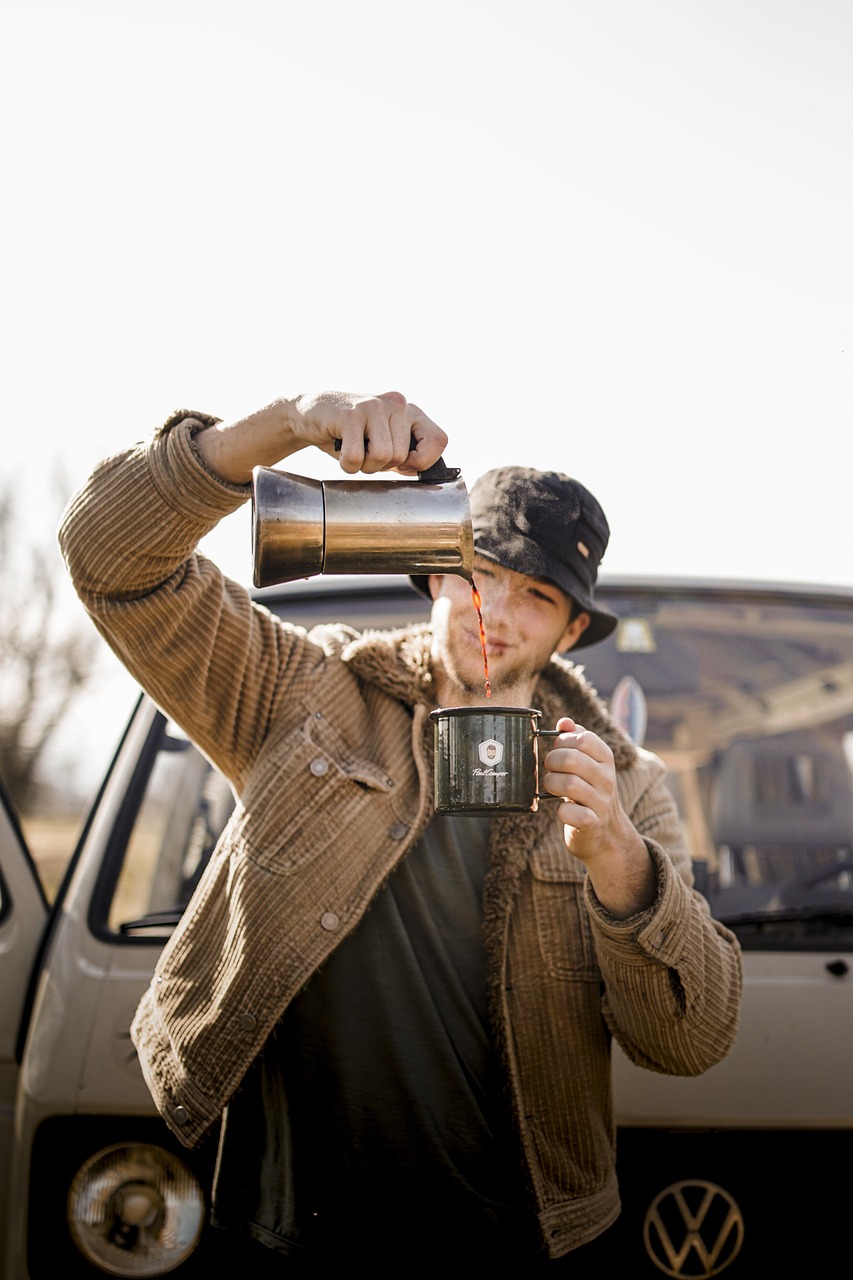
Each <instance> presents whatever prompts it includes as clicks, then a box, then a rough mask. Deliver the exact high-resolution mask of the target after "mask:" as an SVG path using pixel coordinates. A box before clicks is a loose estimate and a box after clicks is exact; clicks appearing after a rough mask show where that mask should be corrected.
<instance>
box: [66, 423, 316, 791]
mask: <svg viewBox="0 0 853 1280" xmlns="http://www.w3.org/2000/svg"><path fill="white" fill-rule="evenodd" d="M216 421H217V419H214V418H209V417H207V416H205V415H203V414H194V413H190V412H188V411H181V412H179V413H177V414H174V415H173V416H172V417H171V418H170V419H169V420H168V421H167V422H166V423H165V424H164V425H163V426H162V427H161V428H159V430H158V431H157V432H156V433H155V435H154V437H153V439H152V440H150V441H149V442H146V443H144V444H140V445H137V446H135V447H134V448H131V449H128V450H126V451H125V452H123V453H120V454H117V455H115V456H113V457H110V458H107V459H106V460H105V461H103V462H102V463H100V464H99V465H98V466H97V467H96V468H95V470H94V472H93V473H92V475H91V477H90V478H89V480H88V481H87V483H86V484H85V485H84V486H83V488H82V489H81V490H80V491H79V492H78V493H77V494H76V495H75V496H74V497H73V498H72V500H71V502H70V503H69V505H68V507H67V509H66V511H65V513H64V515H63V518H62V521H61V524H60V528H59V542H60V547H61V549H62V553H63V555H64V557H65V561H66V565H67V567H68V571H69V573H70V575H71V579H72V581H73V584H74V587H75V590H76V591H77V594H78V595H79V597H80V599H81V601H82V602H83V605H84V606H85V608H86V610H87V612H88V613H89V615H90V617H91V618H92V620H93V621H94V623H95V625H96V627H97V628H98V630H99V631H100V632H101V634H102V635H103V636H104V638H105V639H106V640H107V642H108V644H109V645H110V647H111V648H112V649H113V650H114V652H115V653H116V654H117V656H118V657H119V658H120V660H121V661H122V662H123V663H124V665H125V666H126V667H127V669H128V670H129V671H130V673H131V674H132V675H133V676H134V678H135V679H136V680H137V681H138V682H139V684H140V685H141V686H142V687H143V689H145V690H146V692H147V693H148V694H149V695H150V696H151V697H152V699H153V700H154V701H155V702H156V703H157V705H158V706H159V707H160V708H161V709H162V710H163V711H165V712H166V714H167V715H169V716H171V717H172V718H173V719H174V720H175V721H176V723H178V724H180V725H181V727H182V728H183V729H184V730H185V732H186V733H187V734H188V735H189V736H190V737H191V738H192V740H193V741H194V742H195V743H196V744H197V745H198V747H199V748H200V750H201V751H203V752H204V753H205V754H206V755H207V756H208V758H209V759H210V760H211V761H212V762H213V763H214V764H215V765H216V766H217V768H219V769H221V770H222V772H223V773H224V774H225V775H226V777H228V778H229V779H230V780H231V782H232V783H233V784H234V786H235V788H236V789H237V791H238V792H239V791H240V790H241V789H242V785H243V783H244V782H245V778H246V776H247V773H248V771H249V768H250V766H251V763H252V760H253V759H254V756H255V753H256V752H257V750H258V747H259V745H260V743H261V742H262V740H263V736H264V733H265V731H266V728H267V726H268V723H269V720H270V718H271V716H272V715H273V713H274V712H275V710H276V700H277V699H280V698H281V695H282V692H283V689H284V688H285V685H286V682H283V681H282V680H280V679H279V676H280V673H281V671H282V670H283V669H284V668H285V666H286V667H287V671H288V676H289V677H290V676H293V677H294V678H298V675H299V671H298V668H299V667H300V664H301V665H302V667H303V668H305V669H306V670H304V671H303V673H302V674H304V675H306V677H308V676H309V672H310V668H311V667H312V666H314V665H316V664H317V663H319V662H320V661H321V660H322V655H321V652H320V650H319V649H317V648H316V647H315V646H312V645H311V644H310V643H308V642H307V641H306V638H305V632H304V631H303V630H302V629H301V628H295V627H287V626H285V625H283V624H281V623H280V622H279V621H278V620H277V619H276V618H274V617H273V616H272V614H271V613H269V611H268V610H266V609H264V608H262V607H259V606H258V605H256V604H255V603H254V602H253V601H252V600H251V597H250V596H249V594H248V592H247V591H246V590H245V588H244V587H242V586H240V585H239V584H237V583H235V582H233V581H231V580H230V579H228V578H227V577H225V576H224V575H223V574H222V573H221V572H220V570H219V569H218V568H217V567H216V566H215V565H214V564H213V563H212V562H211V561H210V560H208V559H207V558H206V557H205V556H204V555H202V554H200V553H199V552H198V550H197V549H196V547H197V543H198V542H199V540H200V539H201V538H202V537H203V536H204V535H205V534H207V533H208V532H210V530H211V529H212V528H213V527H214V526H215V525H216V524H217V523H218V522H219V520H220V519H222V518H223V517H224V516H226V515H229V514H230V513H231V512H233V511H236V510H237V509H238V507H239V506H240V505H241V504H242V503H244V502H245V501H246V499H247V498H248V497H249V496H250V494H251V486H249V485H233V484H229V483H227V482H226V481H223V480H221V479H220V478H219V477H217V476H216V475H214V474H213V473H212V472H211V471H209V470H208V469H207V468H206V467H205V466H204V464H203V462H202V459H201V457H200V455H199V454H198V452H197V451H196V449H195V448H194V446H193V439H192V438H193V435H194V433H195V432H196V431H198V430H199V429H200V428H201V427H203V426H207V425H212V424H213V423H215V422H216Z"/></svg>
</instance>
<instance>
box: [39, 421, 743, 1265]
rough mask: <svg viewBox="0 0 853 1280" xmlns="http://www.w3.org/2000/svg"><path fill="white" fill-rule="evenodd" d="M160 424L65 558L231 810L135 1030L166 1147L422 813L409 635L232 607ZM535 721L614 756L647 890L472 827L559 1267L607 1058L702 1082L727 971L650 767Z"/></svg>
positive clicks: (591, 1197) (107, 490)
mask: <svg viewBox="0 0 853 1280" xmlns="http://www.w3.org/2000/svg"><path fill="white" fill-rule="evenodd" d="M215 421H216V420H215V419H212V418H208V417H206V416H205V415H203V414H192V413H189V412H188V411H181V412H179V413H177V414H174V415H172V417H171V418H170V419H169V420H168V421H167V422H166V423H165V424H164V425H163V427H161V428H160V429H159V430H158V431H157V432H156V433H155V435H154V437H153V438H152V439H151V440H150V441H147V442H144V443H142V444H139V445H138V446H136V447H135V448H133V449H130V450H128V451H126V452H124V453H122V454H119V455H116V456H115V457H112V458H109V459H107V460H105V461H104V462H103V463H101V464H100V465H99V466H98V467H97V468H96V469H95V471H94V472H93V474H92V476H91V478H90V479H89V481H88V482H87V484H86V485H85V486H84V487H83V489H81V491H80V492H79V493H78V494H77V495H76V496H75V497H74V498H73V499H72V501H71V503H70V504H69V507H68V509H67V511H66V513H65V515H64V517H63V521H62V524H61V527H60V543H61V546H62V549H63V552H64V555H65V557H66V562H67V565H68V568H69V572H70V574H71V576H72V579H73V581H74V585H75V587H76V590H77V592H78V594H79V596H80V598H81V600H82V601H83V603H84V605H85V607H86V609H87V610H88V612H89V614H90V616H91V617H92V619H93V620H94V622H95V624H96V626H97V627H98V628H99V630H100V631H101V633H102V634H103V635H104V636H105V638H106V639H107V641H108V642H109V644H110V645H111V646H112V648H113V649H114V651H115V652H116V653H117V654H118V656H119V657H120V658H121V659H122V661H123V662H124V663H125V665H126V666H127V667H128V669H129V670H130V672H131V673H132V674H133V675H134V676H135V677H136V679H137V680H138V681H139V683H140V684H141V685H142V686H143V687H144V688H145V689H146V690H147V692H148V693H149V694H150V695H151V697H152V698H153V699H154V701H155V702H156V703H157V704H158V705H159V706H160V707H161V708H162V709H163V710H164V711H165V712H166V713H167V714H168V715H169V716H171V717H172V718H173V719H174V720H175V721H176V722H177V723H179V724H180V725H181V726H182V727H183V728H184V730H185V731H186V732H187V733H188V735H189V736H190V737H191V738H192V739H193V741H194V742H195V743H196V744H197V746H198V747H199V748H200V750H201V751H203V752H204V753H205V754H206V755H207V757H208V758H209V759H210V760H211V761H212V762H213V764H215V765H216V766H217V767H218V768H219V769H220V770H222V772H223V773H224V774H225V776H226V777H227V778H228V779H229V780H230V782H231V784H232V786H233V788H234V791H235V794H236V796H237V804H236V807H235V809H234V812H233V815H232V817H231V820H230V822H229V824H228V826H227V827H226V829H225V831H224V833H223V835H222V838H221V839H220V842H219V844H218V846H217V848H216V850H215V851H214V853H213V855H212V857H211V860H210V863H209V865H208V867H207V869H206V871H205V873H204V875H203V878H202V880H201V882H200V884H199V886H198V889H197V890H196V892H195V894H194V895H193V898H192V900H191V901H190V903H189V905H188V907H187V909H186V912H185V913H184V916H183V918H182V920H181V922H180V924H179V925H178V927H177V928H176V930H175V932H174V934H173V935H172V937H171V939H170V940H169V942H168V943H167V945H166V946H165V947H164V949H163V952H162V954H161V956H160V958H159V961H158V964H157V967H156V972H155V974H154V977H153V980H152V982H151V985H150V987H149V989H148V991H147V992H146V993H145V995H144V997H143V999H142V1001H141V1003H140V1005H139V1008H138V1010H137V1013H136V1016H135V1018H134V1021H133V1025H132V1028H131V1034H132V1038H133V1042H134V1044H135V1046H136V1049H137V1052H138V1054H139V1061H140V1064H141V1067H142V1071H143V1074H144V1077H145V1080H146V1082H147V1084H148V1087H149V1089H150V1091H151V1094H152V1097H153V1099H154V1101H155V1104H156V1106H157V1108H158V1109H159V1111H160V1113H161V1114H162V1116H163V1117H164V1119H165V1121H166V1123H167V1124H168V1125H169V1126H170V1128H171V1129H172V1130H173V1131H174V1132H175V1133H176V1134H177V1136H178V1137H179V1138H180V1139H181V1141H182V1142H184V1143H185V1144H186V1145H187V1146H192V1145H194V1144H196V1143H197V1142H198V1141H199V1139H200V1138H201V1136H202V1135H203V1134H204V1133H205V1132H206V1131H207V1130H208V1129H209V1128H210V1126H211V1125H213V1124H214V1122H216V1121H217V1120H218V1119H219V1117H220V1115H221V1113H222V1110H223V1108H224V1107H225V1105H226V1104H227V1102H228V1100H229V1098H230V1097H231V1096H232V1095H233V1093H234V1091H235V1090H236V1089H237V1087H238V1086H239V1084H240V1081H241V1080H242V1078H243V1076H244V1075H245V1072H246V1071H247V1069H248V1067H249V1065H250V1063H251V1062H252V1061H253V1059H254V1058H255V1057H256V1055H257V1054H258V1053H259V1052H260V1051H261V1049H262V1048H263V1045H264V1043H265V1041H266V1039H267V1037H268V1035H269V1034H270V1032H271V1030H272V1029H273V1027H274V1026H275V1024H276V1022H277V1021H278V1020H279V1018H280V1017H281V1015H282V1013H283V1012H284V1010H285V1008H286V1007H287V1005H288V1004H289V1002H290V1001H291V1000H292V999H293V997H294V996H295V995H296V994H297V993H298V992H299V990H300V989H301V988H302V987H303V985H304V984H305V982H306V981H307V980H308V978H309V977H310V976H311V974H312V973H314V972H315V970H316V969H317V968H318V966H319V965H321V964H322V962H323V960H324V959H325V957H326V956H328V955H329V953H330V952H331V951H332V950H333V949H334V948H335V947H336V946H337V945H338V943H339V942H340V941H341V939H342V938H343V937H345V936H346V935H347V934H348V933H349V932H350V931H351V930H352V929H353V928H354V927H355V926H356V925H357V924H358V922H359V920H360V919H361V917H362V915H363V913H364V911H365V909H366V908H367V906H368V904H369V903H370V901H371V899H372V898H373V896H374V895H375V893H376V892H377V890H378V889H379V888H380V886H381V885H382V884H383V882H384V881H385V880H386V878H387V877H388V875H389V874H390V872H391V871H392V870H393V868H394V867H395V866H396V864H397V863H398V862H399V861H400V859H401V858H403V857H404V856H405V854H406V851H407V850H408V849H409V848H410V847H411V845H412V843H413V842H414V841H415V840H416V839H417V838H418V836H419V835H420V833H421V832H422V831H423V829H424V827H425V825H426V823H427V822H428V821H429V820H430V818H431V816H432V812H433V801H432V795H433V783H432V749H431V732H432V726H431V722H430V721H429V719H428V714H429V711H430V710H431V709H432V707H433V705H434V704H433V699H432V693H431V676H430V668H429V644H430V634H429V628H428V627H425V626H417V627H411V628H408V629H405V630H401V631H394V632H368V633H365V634H364V635H357V634H356V633H355V632H353V631H351V630H350V629H349V628H346V627H318V628H315V629H314V630H312V631H311V632H306V631H305V630H304V629H303V628H299V627H294V626H290V625H288V624H286V623H283V622H281V621H280V620H279V619H277V618H275V617H274V616H273V615H272V614H271V613H270V612H269V611H268V610H267V609H265V608H264V607H262V606H261V605H259V604H258V603H257V602H253V601H252V600H251V598H250V596H249V594H248V593H247V591H246V590H245V589H244V588H243V587H242V586H240V585H238V584H236V583H234V582H232V581H230V580H229V579H227V578H226V577H224V576H223V575H222V574H221V573H220V571H219V570H218V569H217V568H216V566H215V565H214V564H212V563H211V561H210V560H209V559H208V558H206V557H205V556H203V555H202V554H200V553H199V551H198V550H197V544H198V542H199V540H200V539H201V538H203V537H204V535H205V534H206V533H208V532H209V530H210V529H211V528H212V527H213V526H214V525H215V524H216V523H217V522H218V520H219V519H221V518H222V517H223V516H224V515H226V514H228V513H230V512H231V511H233V510H235V509H236V508H237V507H238V506H239V505H240V504H241V503H242V502H244V501H245V500H246V498H247V497H248V496H249V492H250V490H249V487H248V486H234V485H230V484H228V483H226V482H224V481H222V480H221V479H219V478H218V477H216V476H214V475H212V474H211V473H210V472H209V471H208V470H207V469H206V468H205V467H204V465H203V463H202V461H201V459H200V457H199V455H198V454H197V452H196V450H195V448H194V447H193V443H192V436H193V434H194V432H195V431H196V430H198V428H199V426H201V425H207V424H209V423H212V422H215ZM534 704H535V705H536V706H538V707H539V708H541V710H542V712H543V716H544V723H546V724H554V723H555V722H556V720H557V719H558V718H559V716H561V715H570V716H572V717H573V718H574V719H575V720H577V721H578V722H579V723H581V724H583V725H584V726H585V727H586V728H588V729H590V730H592V731H593V732H595V733H597V734H598V735H599V736H600V737H602V738H603V739H604V740H605V741H606V742H607V743H608V744H609V746H610V747H611V749H612V750H613V753H614V758H615V761H616V766H617V778H618V786H619V795H620V798H621V801H622V804H623V806H624V808H625V810H626V812H627V813H628V815H629V816H630V818H631V820H632V822H633V823H634V826H635V827H636V829H637V830H638V832H639V833H640V835H641V836H642V837H643V839H644V840H645V842H646V844H647V847H648V849H649V851H650V854H651V856H652V858H653V860H654V863H655V866H656V870H657V882H658V890H657V897H656V900H655V902H654V904H653V906H652V907H651V908H649V909H648V910H646V911H644V912H642V913H640V914H638V915H637V916H636V917H633V918H631V919H629V920H616V919H614V918H612V917H611V916H610V915H609V914H608V913H607V912H606V911H605V910H604V909H603V908H602V906H601V904H600V903H598V901H597V899H596V898H595V895H594V893H593V892H592V890H591V888H590V886H589V883H588V879H587V878H586V876H585V874H584V868H583V866H582V864H580V863H579V862H578V861H577V860H576V859H574V858H573V857H572V856H571V855H570V854H569V853H568V851H567V848H566V845H565V842H564V840H563V835H562V829H561V827H560V825H559V823H558V822H556V821H555V819H554V817H553V815H552V814H549V812H548V809H547V806H543V807H542V808H541V809H540V811H539V812H538V813H535V814H524V815H518V814H513V815H505V816H501V817H499V818H497V819H496V820H495V821H494V823H493V835H492V841H491V849H490V869H489V872H488V875H487V879H486V885H485V889H484V903H483V907H484V932H485V944H486V950H487V957H488V972H489V1004H490V1011H491V1018H492V1022H493V1030H494V1034H495V1038H496V1041H497V1044H498V1046H499V1051H500V1053H501V1055H502V1060H503V1064H504V1069H505V1072H506V1075H507V1079H508V1083H509V1087H510V1092H511V1096H512V1099H513V1104H514V1110H515V1116H516V1120H517V1126H518V1132H519V1135H520V1141H521V1145H522V1149H523V1152H524V1156H525V1160H526V1164H527V1169H528V1173H529V1180H530V1185H531V1188H532V1191H533V1194H534V1197H535V1201H536V1206H537V1211H538V1216H539V1222H540V1226H541V1230H542V1235H543V1239H544V1241H545V1243H546V1245H547V1248H548V1251H549V1253H550V1255H551V1256H552V1257H559V1256H560V1255H562V1254H564V1253H566V1252H567V1251H568V1250H570V1249H573V1248H575V1247H577V1246H579V1245H581V1244H584V1243H585V1242H587V1241H588V1240H590V1239H592V1238H593V1237H594V1236H596V1235H597V1234H599V1233H600V1232H601V1231H603V1230H604V1229H605V1228H606V1227H607V1226H609V1225H610V1224H611V1223H612V1222H613V1221H614V1219H615V1218H616V1217H617V1215H618V1212H619V1195H618V1188H617V1185H616V1175H615V1149H614V1138H615V1135H614V1120H613V1112H612V1101H611V1081H610V1043H611V1037H613V1036H615V1038H616V1039H617V1041H618V1043H619V1044H620V1046H621V1047H622V1049H623V1050H624V1051H625V1053H626V1054H627V1056H628V1058H629V1059H630V1060H631V1061H632V1062H634V1063H638V1064H640V1065H642V1066H644V1067H647V1068H649V1069H651V1070H653V1071H659V1072H664V1073H669V1074H672V1075H697V1074H699V1073H701V1072H703V1071H705V1070H707V1069H708V1068H709V1067H711V1066H712V1065H714V1064H715V1063H716V1062H718V1061H719V1060H720V1059H721V1058H722V1057H723V1056H724V1055H725V1054H726V1053H727V1052H728V1050H729V1049H730V1047H731V1045H732V1043H733V1040H734V1037H735V1034H736V1030H737V1025H738V1017H739V1010H740V998H741V982H742V975H741V957H740V951H739V948H738V944H737V940H736V938H735V937H734V935H733V934H732V933H730V932H729V930H727V929H726V928H724V927H723V926H722V925H720V924H719V923H718V922H716V921H714V920H713V919H712V918H711V915H710V912H709V909H708V906H707V903H706V902H705V900H704V899H703V898H702V897H701V896H700V895H699V894H698V893H697V892H695V891H694V890H693V888H692V887H691V886H692V877H691V871H690V860H689V857H688V854H687V851H686V849H685V847H684V843H683V840H682V835H681V829H680V823H679V820H678V816H677V813H676V810H675V806H674V804H673V801H672V799H671V796H670V793H669V791H668V789H667V787H666V785H665V782H664V775H665V771H664V767H663V765H662V764H661V762H660V761H659V760H658V759H657V758H656V757H655V756H653V755H652V754H650V753H649V752H647V751H644V750H642V749H640V748H638V747H636V746H635V745H634V744H633V743H632V742H631V741H630V739H628V738H627V737H626V736H625V735H624V734H623V733H622V732H621V730H620V729H619V728H618V727H617V726H616V725H615V724H614V722H613V721H612V719H611V718H610V716H609V714H608V712H607V710H606V708H605V706H604V705H603V703H602V702H601V701H600V700H599V699H598V697H597V695H596V694H595V691H594V690H593V689H592V688H591V687H590V686H589V685H588V684H587V683H586V682H585V681H584V679H583V675H582V672H581V671H580V669H579V668H577V667H575V666H574V665H573V664H572V663H570V662H568V661H566V660H563V659H560V658H554V659H553V660H552V661H551V663H550V665H549V667H548V668H547V670H546V671H545V672H544V673H543V674H542V676H541V678H540V680H539V683H538V686H537V688H536V692H535V698H534Z"/></svg>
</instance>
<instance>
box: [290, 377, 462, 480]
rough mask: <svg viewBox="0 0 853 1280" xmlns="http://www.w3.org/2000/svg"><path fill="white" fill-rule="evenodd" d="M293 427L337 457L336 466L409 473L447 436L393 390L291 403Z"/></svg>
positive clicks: (422, 467)
mask: <svg viewBox="0 0 853 1280" xmlns="http://www.w3.org/2000/svg"><path fill="white" fill-rule="evenodd" d="M292 405H293V411H294V414H295V416H296V421H295V424H294V431H295V433H296V434H298V435H299V436H300V437H302V438H303V439H304V440H305V442H306V443H310V444H314V445H316V446H317V448H319V449H322V450H323V451H324V452H325V453H328V454H331V455H332V456H333V457H337V458H338V459H339V461H340V465H341V470H342V471H346V472H347V473H348V474H350V475H353V474H355V473H356V472H358V471H363V472H365V473H367V474H372V473H374V472H376V471H399V472H401V473H402V474H404V475H415V474H416V473H417V472H418V471H426V470H427V468H428V467H431V466H432V465H433V463H434V462H437V461H438V459H439V458H440V457H441V455H442V453H443V452H444V449H445V447H446V445H447V436H446V434H445V433H444V431H442V429H441V427H439V426H437V425H436V423H434V422H433V421H432V419H430V418H428V417H427V416H426V414H425V413H423V412H422V410H421V409H419V408H418V407H417V405H414V404H409V403H408V401H407V400H406V398H405V396H403V395H401V394H400V392H399V391H386V392H385V393H384V394H383V395H378V396H360V395H351V394H349V393H347V392H341V391H324V392H321V393H320V394H319V395H310V396H305V395H303V396H299V397H298V398H297V399H296V400H294V401H293V402H292Z"/></svg>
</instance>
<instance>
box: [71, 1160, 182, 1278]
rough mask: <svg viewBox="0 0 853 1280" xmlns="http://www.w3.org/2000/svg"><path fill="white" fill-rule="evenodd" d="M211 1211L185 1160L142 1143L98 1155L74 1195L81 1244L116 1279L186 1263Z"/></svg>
mask: <svg viewBox="0 0 853 1280" xmlns="http://www.w3.org/2000/svg"><path fill="white" fill-rule="evenodd" d="M205 1212H206V1208H205V1200H204V1195H203V1193H202V1189H201V1187H200V1185H199V1183H198V1180H197V1179H196V1178H195V1176H194V1175H193V1174H192V1173H191V1172H190V1170H189V1169H188V1168H187V1167H186V1165H185V1164H183V1163H182V1162H181V1161H180V1160H178V1159H177V1157H176V1156H173V1155H172V1154H171V1153H170V1152H168V1151H165V1150H164V1149H163V1148H162V1147H156V1146H150V1145H148V1144H143V1143H132V1144H131V1143H128V1144H127V1145H124V1144H120V1145H117V1146H113V1147H105V1148H104V1149H103V1150H102V1151H98V1152H96V1154H95V1155H93V1156H90V1158H89V1159H88V1160H87V1161H86V1162H85V1164H83V1165H81V1166H80V1168H79V1169H78V1170H77V1173H76V1174H75V1175H74V1178H73V1180H72V1183H71V1187H70V1189H69V1192H68V1225H69V1228H70V1231H71V1235H72V1238H73V1240H74V1243H75V1244H76V1245H77V1248H78V1249H79V1250H80V1252H81V1253H82V1254H83V1256H84V1257H85V1258H86V1259H87V1260H88V1261H89V1262H90V1263H92V1264H93V1265H94V1266H96V1267H99V1268H100V1269H101V1270H102V1271H105V1272H106V1273H107V1274H108V1275H111V1276H162V1275H165V1274H166V1273H167V1272H169V1271H172V1270H174V1268H175V1267H178V1266H180V1264H181V1263H182V1262H184V1261H186V1259H187V1258H188V1257H189V1256H190V1254H191V1253H192V1252H193V1250H194V1249H195V1247H196V1245H197V1244H198V1242H199V1238H200V1236H201V1232H202V1228H203V1226H204V1219H205Z"/></svg>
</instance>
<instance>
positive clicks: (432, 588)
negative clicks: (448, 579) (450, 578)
mask: <svg viewBox="0 0 853 1280" xmlns="http://www.w3.org/2000/svg"><path fill="white" fill-rule="evenodd" d="M443 581H444V574H443V573H431V574H429V576H428V577H427V587H428V588H429V594H430V598H431V599H432V600H434V599H435V597H436V596H437V595H438V593H439V591H440V590H441V584H442V582H443Z"/></svg>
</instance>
